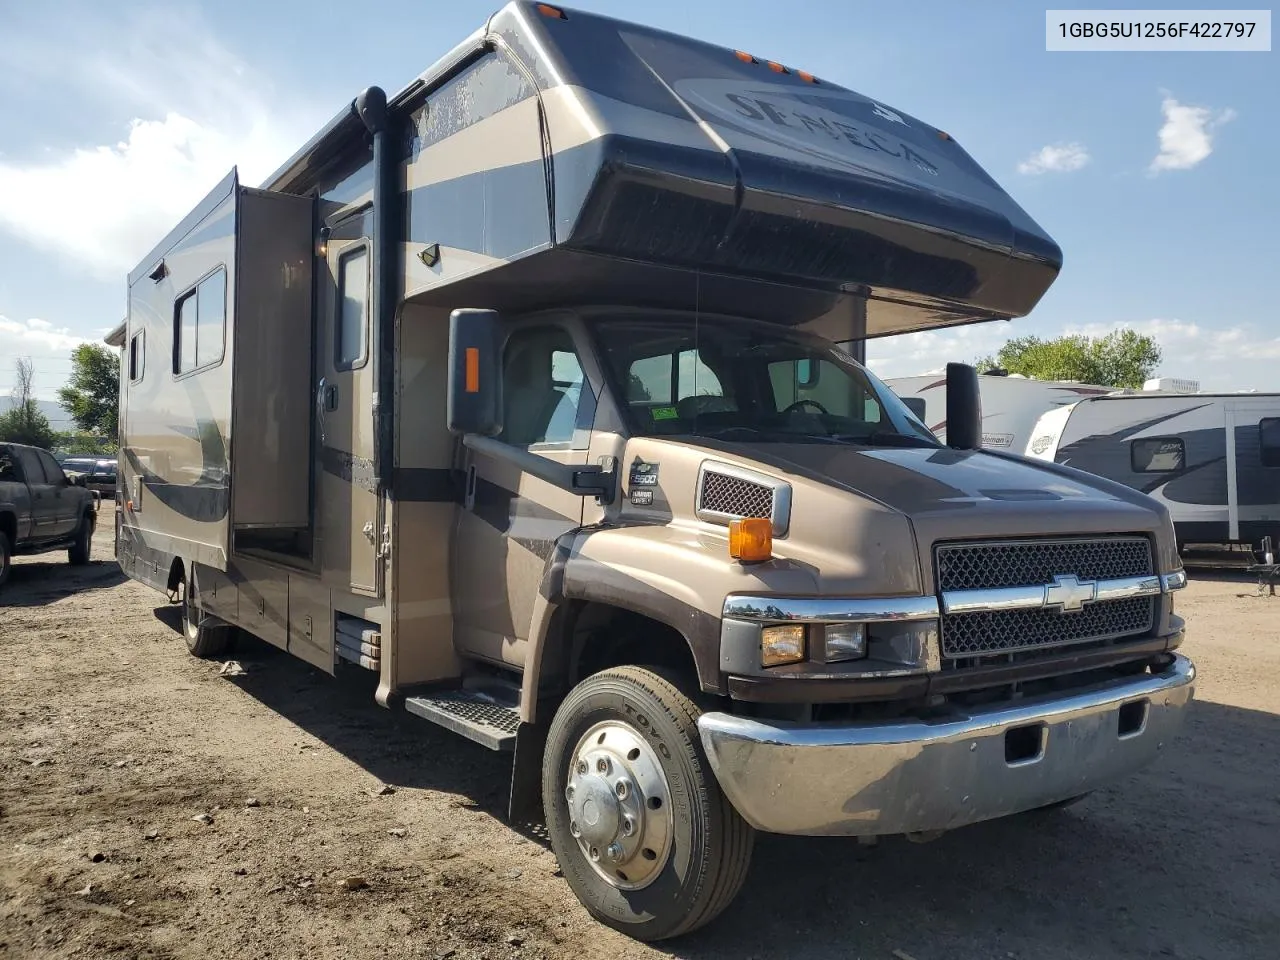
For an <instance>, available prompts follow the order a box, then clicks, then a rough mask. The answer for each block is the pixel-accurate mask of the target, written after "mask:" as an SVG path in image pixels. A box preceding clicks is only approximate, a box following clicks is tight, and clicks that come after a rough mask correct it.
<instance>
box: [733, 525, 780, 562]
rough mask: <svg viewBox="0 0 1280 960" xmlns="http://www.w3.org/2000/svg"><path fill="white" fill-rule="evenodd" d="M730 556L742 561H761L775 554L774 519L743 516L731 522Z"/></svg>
mask: <svg viewBox="0 0 1280 960" xmlns="http://www.w3.org/2000/svg"><path fill="white" fill-rule="evenodd" d="M729 556H731V557H733V559H735V560H740V561H741V562H742V563H760V562H761V561H762V560H768V559H769V558H771V557H772V556H773V521H771V520H769V519H768V518H767V517H743V518H741V519H739V520H732V521H730V522H729Z"/></svg>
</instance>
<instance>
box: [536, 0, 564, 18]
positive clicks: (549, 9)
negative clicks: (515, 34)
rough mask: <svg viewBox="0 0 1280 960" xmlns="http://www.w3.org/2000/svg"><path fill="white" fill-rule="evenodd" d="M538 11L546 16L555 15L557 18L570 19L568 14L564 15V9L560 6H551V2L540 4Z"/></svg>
mask: <svg viewBox="0 0 1280 960" xmlns="http://www.w3.org/2000/svg"><path fill="white" fill-rule="evenodd" d="M538 12H539V13H540V14H542V15H543V16H544V17H553V18H554V19H556V20H568V19H569V18H568V17H566V16H565V15H564V11H563V10H561V9H560V8H559V7H553V6H551V4H549V3H540V4H538Z"/></svg>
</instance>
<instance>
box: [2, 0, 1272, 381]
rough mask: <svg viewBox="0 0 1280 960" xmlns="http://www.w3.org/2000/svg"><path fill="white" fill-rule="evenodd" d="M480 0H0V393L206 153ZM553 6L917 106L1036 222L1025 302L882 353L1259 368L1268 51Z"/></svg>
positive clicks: (1267, 255) (117, 303)
mask: <svg viewBox="0 0 1280 960" xmlns="http://www.w3.org/2000/svg"><path fill="white" fill-rule="evenodd" d="M496 5H497V4H496V3H495V2H493V0H487V2H483V3H481V2H476V0H454V2H442V0H412V2H410V0H363V2H362V3H360V4H358V5H352V6H350V7H347V8H341V7H338V6H337V5H333V6H329V7H324V6H322V5H320V4H316V3H314V2H302V0H270V2H263V0H217V2H214V0H205V2H203V3H201V2H181V0H178V2H166V3H151V2H144V0H113V2H112V3H109V4H104V3H101V2H100V0H93V2H89V0H62V2H59V3H57V4H19V3H18V2H17V0H0V264H3V266H0V396H3V395H5V394H7V393H8V391H9V389H10V387H11V385H12V382H13V379H14V378H13V369H12V368H13V362H12V361H13V358H15V357H17V356H27V357H31V358H32V361H33V363H34V366H35V372H36V378H35V379H36V384H35V386H36V393H37V395H38V396H40V397H53V396H54V394H55V391H56V389H57V387H58V386H60V385H61V384H62V383H63V382H64V381H65V379H66V377H67V375H68V374H69V373H70V369H71V363H70V359H69V351H70V350H71V349H72V348H73V347H74V346H76V345H77V344H78V343H80V342H83V341H85V340H100V339H101V337H102V335H103V334H104V333H105V332H106V331H108V330H109V329H111V328H112V327H114V326H115V325H116V324H118V323H119V322H120V321H121V320H122V319H123V317H124V314H125V293H126V288H125V276H126V274H127V272H128V271H129V270H130V269H131V268H132V267H134V266H135V265H136V263H137V261H138V260H139V259H140V258H141V257H142V256H144V255H145V254H146V253H147V251H148V250H149V249H150V248H151V247H152V246H153V245H154V243H156V242H157V241H158V240H159V239H161V237H163V235H164V234H165V233H166V232H167V231H168V230H169V228H170V227H172V226H173V225H174V224H176V223H177V221H178V220H180V219H181V218H182V216H183V215H184V214H185V213H186V212H187V211H188V210H189V209H190V208H191V207H192V206H193V205H194V204H195V203H196V202H198V201H199V200H200V198H201V197H202V196H204V194H205V193H207V192H208V190H209V189H211V188H212V187H213V186H214V185H215V184H216V183H217V182H218V181H219V180H220V179H221V177H222V176H223V175H224V174H226V173H227V172H228V171H229V170H230V169H231V167H232V166H233V165H239V168H240V172H241V179H242V180H243V181H245V182H248V183H258V182H260V181H261V180H262V179H263V178H265V177H266V176H267V175H268V174H269V173H270V172H271V171H273V170H274V169H275V168H276V167H277V165H278V164H279V163H280V162H281V161H283V160H284V159H286V158H287V157H288V156H289V155H290V154H292V153H293V152H294V150H296V149H297V148H298V147H299V146H300V145H301V144H302V143H303V142H305V141H306V140H307V139H308V138H309V137H310V136H311V134H313V133H314V132H315V131H316V130H318V129H319V128H320V127H321V126H322V125H323V124H324V123H325V122H326V121H327V120H328V119H329V118H330V117H332V116H333V115H334V114H335V113H337V111H338V110H339V109H340V108H341V107H342V106H343V105H344V103H346V102H349V101H350V99H351V98H352V97H353V96H354V95H355V94H356V93H357V92H359V90H361V89H362V88H364V87H366V86H369V85H370V84H377V85H380V86H382V87H384V88H385V89H387V90H388V91H392V90H396V89H399V88H401V87H403V86H404V85H405V84H406V83H407V82H409V81H410V80H411V79H412V78H413V77H415V76H416V75H417V74H418V73H420V72H421V71H422V70H423V69H425V68H426V67H427V66H428V65H430V64H431V63H432V62H433V61H434V60H435V59H436V58H437V57H438V56H440V55H441V54H442V53H444V52H445V51H447V50H448V49H449V48H451V47H452V46H453V45H455V44H456V43H457V42H458V41H460V40H461V39H463V38H464V37H465V36H466V35H467V34H469V33H470V32H471V31H472V30H474V29H475V28H476V27H478V26H480V25H481V24H482V23H483V22H484V19H485V18H486V16H487V15H488V14H489V13H491V12H492V10H493V9H494V8H495V7H496ZM577 5H578V6H579V7H582V8H584V9H585V8H589V9H593V10H596V11H598V12H601V13H606V14H610V15H613V16H619V17H622V18H625V19H630V20H638V21H641V22H644V23H647V24H652V25H655V26H659V27H662V28H665V29H668V30H674V31H677V32H681V33H686V34H689V35H691V36H695V37H699V38H701V39H705V40H710V41H713V42H716V43H720V44H723V45H725V46H729V47H733V48H736V49H743V50H747V51H750V52H752V53H754V54H756V55H758V56H760V57H763V58H767V59H773V60H777V61H780V62H783V63H786V64H788V65H791V66H793V67H795V68H797V69H804V70H808V71H809V72H811V73H813V74H815V75H817V76H818V77H820V78H823V79H826V80H829V81H832V82H834V83H837V84H840V85H842V86H846V87H850V88H852V89H854V90H857V91H858V92H860V93H862V94H865V95H867V96H869V97H872V98H874V99H876V100H878V101H880V102H881V103H885V104H888V105H889V106H891V107H897V108H899V109H901V110H903V111H904V112H906V113H908V114H912V115H914V116H916V117H919V118H920V119H922V120H925V121H926V122H929V123H931V124H933V125H935V126H938V127H941V128H943V129H945V130H947V131H948V132H949V133H950V134H951V135H952V136H954V137H955V138H956V139H957V140H958V141H959V142H960V143H961V144H962V145H963V146H964V147H965V149H966V150H967V151H968V152H969V153H970V154H971V155H972V156H973V157H974V158H975V159H976V160H977V161H978V162H979V163H980V164H981V165H982V166H984V167H985V168H986V169H987V171H988V172H989V173H991V175H992V176H994V177H995V179H996V180H997V181H998V182H1000V184H1001V185H1002V186H1003V187H1004V188H1005V189H1006V190H1008V191H1009V193H1011V194H1012V196H1013V197H1014V199H1015V200H1017V201H1018V202H1019V203H1020V204H1021V205H1022V206H1023V207H1024V208H1025V209H1026V210H1027V211H1028V212H1029V213H1030V214H1031V216H1032V217H1033V218H1034V219H1035V220H1036V221H1037V222H1039V223H1040V224H1041V226H1043V227H1044V228H1045V229H1046V230H1047V231H1048V232H1049V234H1050V235H1051V236H1053V237H1054V239H1055V240H1057V241H1058V243H1059V244H1060V245H1061V247H1062V249H1063V252H1064V257H1065V266H1064V268H1063V271H1062V274H1061V275H1060V277H1059V278H1058V280H1057V282H1056V283H1055V284H1054V286H1053V287H1052V288H1051V289H1050V290H1049V292H1048V294H1046V296H1045V297H1044V299H1043V300H1042V301H1041V303H1040V304H1039V305H1038V306H1037V307H1036V309H1035V310H1034V311H1033V313H1032V314H1031V315H1030V316H1029V317H1026V318H1022V319H1017V320H1013V321H1011V322H1008V323H1003V322H1001V323H994V324H981V325H977V326H973V327H965V328H957V329H954V330H949V331H941V332H938V333H932V334H916V335H909V336H903V337H897V338H891V339H886V340H880V341H874V342H872V343H871V344H870V345H869V347H868V357H869V360H870V362H871V365H872V367H873V368H874V369H875V370H876V371H877V372H878V373H879V374H881V375H882V376H886V377H894V376H902V375H909V374H916V373H925V372H929V371H933V370H936V369H938V368H940V367H941V366H942V365H943V364H944V363H945V362H946V361H948V360H962V361H968V362H972V361H973V360H975V359H977V358H978V357H980V356H984V355H987V354H990V353H994V352H995V351H996V350H998V349H999V347H1000V345H1001V344H1002V343H1004V342H1005V340H1006V339H1008V338H1009V337H1012V336H1023V335H1036V336H1041V337H1052V336H1057V335H1060V334H1063V333H1084V334H1088V335H1101V334H1105V333H1107V332H1109V331H1111V330H1114V329H1117V328H1119V327H1126V326H1127V327H1132V328H1134V329H1136V330H1139V331H1140V332H1143V333H1148V334H1152V335H1154V336H1155V337H1156V338H1157V340H1158V342H1159V343H1160V345H1161V347H1162V348H1163V352H1164V359H1163V361H1162V363H1161V366H1160V370H1159V372H1160V373H1161V374H1163V375H1166V376H1179V377H1190V378H1193V379H1198V380H1199V381H1200V382H1201V384H1202V386H1203V387H1205V388H1207V389H1226V390H1236V389H1259V390H1280V316H1278V315H1277V308H1276V306H1275V303H1276V297H1275V295H1274V293H1273V291H1272V287H1273V284H1274V282H1275V274H1276V272H1277V269H1278V268H1280V240H1278V239H1277V236H1278V234H1277V232H1276V227H1275V224H1277V223H1280V189H1278V188H1277V186H1276V178H1275V175H1274V173H1273V168H1274V165H1275V162H1276V161H1275V158H1276V156H1277V155H1280V124H1278V123H1277V122H1276V120H1275V117H1276V111H1275V100H1274V97H1275V91H1277V90H1280V63H1278V62H1277V59H1276V57H1277V54H1276V53H1274V52H1270V53H1048V52H1046V51H1045V49H1044V45H1045V41H1044V37H1045V26H1044V6H1042V5H1040V6H1037V5H1034V4H1028V3H1025V2H1019V0H1007V2H985V0H964V2H956V0H937V2H935V0H903V2H898V3H893V4H888V3H879V4H876V5H874V6H873V5H871V4H869V3H861V2H850V0H808V2H806V3H803V4H790V5H780V4H778V3H776V2H774V0H771V2H765V0H733V2H729V0H700V2H699V3H696V4H695V3H689V2H687V0H679V2H677V0H649V2H647V3H645V4H636V3H634V2H632V3H623V2H621V0H598V2H595V3H592V2H589V0H580V2H579V3H578V4H577ZM570 6H571V7H572V6H573V4H570ZM1092 6H1093V7H1094V8H1096V7H1097V6H1099V5H1098V4H1093V5H1092ZM1141 6H1143V5H1142V4H1134V3H1128V4H1125V7H1126V8H1130V9H1132V8H1135V7H1141Z"/></svg>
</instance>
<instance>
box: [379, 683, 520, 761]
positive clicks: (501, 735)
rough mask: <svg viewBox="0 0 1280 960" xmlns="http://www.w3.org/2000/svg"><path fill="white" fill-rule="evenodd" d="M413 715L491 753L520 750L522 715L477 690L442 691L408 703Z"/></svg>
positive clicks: (513, 708) (406, 703) (410, 698)
mask: <svg viewBox="0 0 1280 960" xmlns="http://www.w3.org/2000/svg"><path fill="white" fill-rule="evenodd" d="M404 707H405V709H406V710H408V711H409V712H410V713H412V714H415V715H416V716H419V717H422V718H423V719H424V720H430V721H431V722H432V723H436V724H439V725H440V726H442V727H444V728H445V729H447V730H452V731H453V732H454V733H457V734H461V735H462V736H464V737H466V738H467V739H468V740H474V741H475V742H476V743H478V744H481V745H482V746H485V747H488V748H489V749H490V750H498V751H500V752H503V753H508V752H510V751H512V750H514V749H515V747H516V731H517V730H519V729H520V712H519V710H517V709H516V708H515V707H514V706H510V705H508V704H505V703H502V702H501V701H500V700H498V699H497V698H495V697H491V696H488V695H486V694H484V693H480V692H478V691H475V690H441V691H440V692H438V693H429V694H422V695H419V696H416V697H408V698H406V699H405V702H404Z"/></svg>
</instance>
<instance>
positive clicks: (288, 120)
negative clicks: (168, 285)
mask: <svg viewBox="0 0 1280 960" xmlns="http://www.w3.org/2000/svg"><path fill="white" fill-rule="evenodd" d="M196 20H197V18H196V17H195V15H193V14H191V13H183V12H173V11H168V10H161V11H149V12H147V14H146V15H145V16H143V17H140V18H139V19H137V20H136V21H133V22H129V23H115V24H112V23H110V22H108V21H105V20H104V21H102V22H100V23H97V24H95V25H94V27H95V29H92V30H85V29H83V25H81V27H77V28H75V29H72V30H71V32H70V39H69V40H68V39H66V38H65V37H64V36H62V35H61V34H60V35H59V38H58V39H59V41H60V42H63V41H65V42H66V43H67V44H68V47H64V48H63V49H59V50H58V51H56V59H57V61H58V62H60V63H66V64H69V65H71V66H70V70H71V72H70V74H69V77H68V78H67V80H66V82H67V83H68V84H69V88H68V90H67V94H68V95H69V96H75V97H79V96H81V95H83V96H84V97H85V98H86V99H87V100H96V101H101V102H103V103H107V102H110V103H111V104H113V105H114V110H113V111H110V112H108V113H107V115H112V113H114V115H115V116H118V117H119V118H120V119H119V121H118V130H119V131H120V133H119V137H118V139H116V140H115V141H114V142H102V143H92V144H85V145H82V146H80V147H77V148H76V149H73V150H68V151H62V152H46V153H44V154H42V155H38V156H37V157H36V158H35V159H28V160H25V161H18V160H0V228H4V229H7V230H8V231H10V232H12V233H14V234H16V235H17V236H19V237H21V238H22V239H24V240H26V241H28V242H29V243H31V244H33V245H35V246H37V247H39V248H41V249H44V250H46V251H50V252H53V253H56V254H60V255H62V256H63V257H65V258H66V259H67V260H68V261H69V262H71V263H72V264H74V266H75V267H76V268H77V269H84V270H87V271H89V272H91V273H92V274H93V275H95V276H97V277H100V278H102V279H107V280H115V281H119V280H120V279H121V277H122V276H123V275H124V274H125V273H126V272H127V271H128V270H129V269H131V268H132V267H133V266H135V265H136V263H137V261H138V260H139V259H140V258H141V257H143V256H145V255H146V253H147V251H148V250H149V249H150V248H151V247H152V246H153V245H154V244H155V243H157V242H158V241H159V240H160V239H162V238H163V236H164V235H165V233H166V232H168V230H169V229H170V228H172V227H173V226H174V225H175V224H176V223H177V222H178V221H179V220H181V218H182V217H183V216H184V215H185V214H186V213H187V212H188V211H189V210H190V209H191V208H192V207H193V206H194V205H195V204H196V203H198V202H199V200H200V198H201V197H203V196H204V195H205V194H206V193H207V192H208V191H209V190H210V189H212V188H213V187H214V186H215V185H216V184H217V182H218V181H219V180H220V179H221V178H222V177H223V176H224V175H225V174H226V173H227V172H228V171H229V170H230V169H231V167H232V166H234V165H239V168H240V174H241V180H242V181H244V182H247V183H249V184H252V185H255V186H256V185H257V184H258V183H259V182H260V181H261V179H262V178H264V177H265V176H267V175H268V174H270V172H271V171H272V170H273V169H274V168H275V167H276V166H277V165H278V164H279V163H281V162H283V161H284V160H285V159H287V157H288V156H289V155H290V154H291V153H292V152H293V150H294V149H296V148H297V147H298V146H300V145H301V144H302V143H303V142H304V141H305V139H306V137H307V136H308V135H309V134H310V133H311V132H312V131H313V130H314V129H315V128H316V127H318V126H319V124H320V123H321V122H322V121H321V117H322V116H323V114H322V112H320V111H317V110H314V109H311V108H309V107H308V106H307V105H305V104H300V103H294V102H290V103H285V102H281V101H280V100H278V99H273V98H272V95H271V90H270V84H269V82H267V80H266V79H265V78H264V77H261V76H258V75H256V74H255V73H254V71H252V70H251V69H250V68H249V67H248V66H247V65H246V64H244V63H243V62H241V61H240V60H238V59H237V58H236V57H235V56H234V55H233V54H231V53H230V52H229V51H228V50H226V49H225V48H224V47H222V46H221V45H219V44H218V42H217V41H216V40H215V39H213V38H212V37H213V35H212V33H211V32H210V30H209V28H208V27H207V26H206V25H204V24H202V23H199V22H196ZM51 32H57V31H51ZM104 33H105V35H104ZM174 36H182V37H185V38H186V42H184V43H182V44H173V43H172V42H171V41H172V38H173V37H174ZM193 38H202V39H200V40H193ZM33 42H35V41H33ZM82 46H83V49H78V48H79V47H82ZM49 54H50V55H53V54H54V51H52V50H51V51H49ZM25 59H26V60H27V62H30V61H31V60H32V59H36V58H32V57H26V58H25ZM122 111H123V112H122ZM95 112H97V113H99V115H101V113H102V112H101V111H95Z"/></svg>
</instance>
